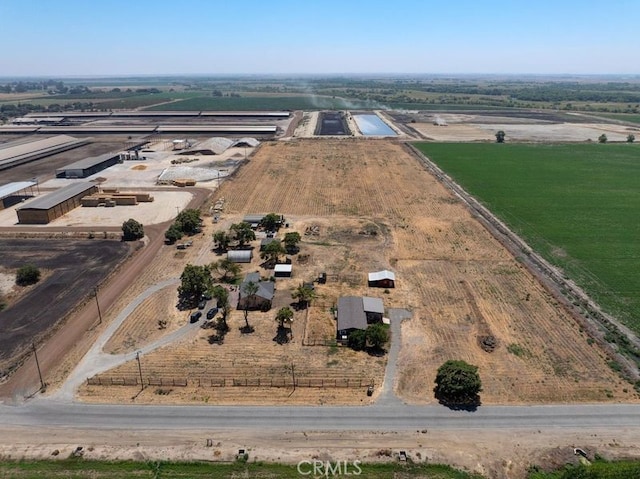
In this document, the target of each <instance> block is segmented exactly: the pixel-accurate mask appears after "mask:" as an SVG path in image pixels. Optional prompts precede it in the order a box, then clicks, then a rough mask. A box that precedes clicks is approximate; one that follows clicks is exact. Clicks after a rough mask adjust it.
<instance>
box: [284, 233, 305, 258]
mask: <svg viewBox="0 0 640 479" xmlns="http://www.w3.org/2000/svg"><path fill="white" fill-rule="evenodd" d="M301 240H302V238H301V237H300V233H298V232H297V231H292V232H289V233H285V235H284V246H285V248H286V249H287V252H288V253H293V252H295V251H297V249H298V243H300V241H301Z"/></svg>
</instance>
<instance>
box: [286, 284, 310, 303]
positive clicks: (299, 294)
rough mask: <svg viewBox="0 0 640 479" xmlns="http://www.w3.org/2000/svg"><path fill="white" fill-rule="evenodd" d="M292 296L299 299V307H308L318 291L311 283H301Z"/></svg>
mask: <svg viewBox="0 0 640 479" xmlns="http://www.w3.org/2000/svg"><path fill="white" fill-rule="evenodd" d="M291 297H292V298H293V299H295V300H297V301H298V307H300V308H301V309H302V308H306V307H307V306H308V305H309V303H311V301H313V300H314V299H315V297H316V292H315V291H314V290H313V288H311V287H310V286H309V285H305V284H301V285H300V286H298V287H297V288H296V289H295V291H294V292H293V293H291Z"/></svg>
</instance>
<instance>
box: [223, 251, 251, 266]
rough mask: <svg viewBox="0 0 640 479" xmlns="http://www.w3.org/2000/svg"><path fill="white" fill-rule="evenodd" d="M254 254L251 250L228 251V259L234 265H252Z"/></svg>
mask: <svg viewBox="0 0 640 479" xmlns="http://www.w3.org/2000/svg"><path fill="white" fill-rule="evenodd" d="M252 257H253V252H252V251H251V250H250V249H232V250H229V251H227V259H228V260H229V261H233V262H234V263H251V258H252Z"/></svg>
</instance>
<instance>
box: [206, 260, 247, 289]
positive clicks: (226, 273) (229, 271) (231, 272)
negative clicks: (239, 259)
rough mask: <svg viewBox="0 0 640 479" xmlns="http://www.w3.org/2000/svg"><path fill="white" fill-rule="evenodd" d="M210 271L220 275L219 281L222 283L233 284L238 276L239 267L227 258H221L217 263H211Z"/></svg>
mask: <svg viewBox="0 0 640 479" xmlns="http://www.w3.org/2000/svg"><path fill="white" fill-rule="evenodd" d="M210 269H211V271H215V272H216V273H218V274H219V275H220V281H222V282H224V283H233V282H234V281H235V280H236V279H237V278H238V275H239V274H240V270H241V268H240V265H239V264H238V263H234V262H233V261H231V260H230V259H229V258H222V259H221V260H219V261H214V262H213V263H211V267H210Z"/></svg>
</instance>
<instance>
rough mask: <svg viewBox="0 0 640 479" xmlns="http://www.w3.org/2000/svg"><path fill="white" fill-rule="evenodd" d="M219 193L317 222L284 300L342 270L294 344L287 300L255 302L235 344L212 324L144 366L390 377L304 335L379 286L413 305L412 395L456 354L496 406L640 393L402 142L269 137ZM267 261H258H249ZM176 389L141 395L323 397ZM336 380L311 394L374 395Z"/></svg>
mask: <svg viewBox="0 0 640 479" xmlns="http://www.w3.org/2000/svg"><path fill="white" fill-rule="evenodd" d="M219 197H224V198H225V211H224V221H225V222H228V223H229V224H230V223H231V222H237V221H239V220H240V219H241V217H242V215H244V214H247V213H257V212H262V213H264V212H272V211H273V212H278V213H282V214H284V215H285V216H286V217H287V220H288V221H289V222H290V223H291V228H292V229H294V230H296V231H299V232H300V233H301V234H303V233H304V232H305V231H307V228H308V227H309V226H314V227H313V228H311V231H313V232H314V233H313V234H310V235H304V236H303V242H302V244H301V245H300V247H301V254H300V255H298V256H297V257H295V258H294V263H293V264H294V278H292V279H291V280H287V281H288V283H287V282H282V283H281V282H278V283H277V288H278V294H279V295H280V296H279V298H280V299H279V301H281V302H282V304H286V301H288V298H287V295H289V297H290V290H291V289H293V288H294V287H295V286H296V285H297V284H299V282H300V281H302V280H309V279H312V278H313V277H314V276H315V275H317V273H319V272H321V271H324V272H327V273H328V274H329V276H330V281H328V282H327V284H326V285H319V286H318V295H319V298H318V300H317V301H316V302H314V305H313V306H312V308H311V309H310V311H309V317H308V318H306V322H305V317H304V316H303V317H301V316H300V314H301V313H297V315H296V318H295V321H294V340H293V342H292V343H290V344H288V345H286V346H279V345H277V344H275V343H274V342H273V341H272V338H273V336H274V335H275V322H274V319H273V318H274V316H275V310H272V311H271V312H269V313H250V314H251V316H250V322H251V324H252V325H253V326H255V328H256V333H254V334H252V335H241V334H240V333H239V331H238V328H239V327H240V326H241V325H242V324H243V322H244V320H243V319H242V313H241V312H238V311H237V312H235V313H234V314H233V315H232V318H231V320H230V326H231V332H230V333H229V335H228V336H227V338H226V339H225V342H224V344H223V345H211V344H209V343H208V338H207V336H208V333H207V332H206V331H204V330H203V332H200V333H199V334H198V335H196V336H195V337H190V338H188V339H185V340H184V341H183V342H182V343H180V344H176V345H172V346H169V347H167V348H165V349H162V350H159V351H156V352H154V353H151V354H149V355H147V356H145V358H143V368H147V371H150V372H151V373H155V374H156V375H165V376H167V377H169V376H180V377H183V378H184V377H189V378H196V377H206V376H208V375H209V374H211V371H215V370H216V369H217V368H220V367H222V368H230V369H229V370H231V369H233V370H235V374H237V375H242V374H245V372H246V371H249V370H251V369H260V370H265V371H266V370H271V371H272V372H273V373H274V374H275V375H280V376H283V375H286V374H288V372H287V371H288V370H287V369H286V365H288V364H291V363H293V364H294V365H295V367H296V369H297V368H298V367H301V366H300V365H304V367H306V368H307V374H308V375H314V376H315V375H319V374H321V373H322V374H326V375H328V377H331V376H330V375H331V374H332V373H331V371H333V370H334V369H335V368H336V367H338V368H340V369H341V370H342V373H341V374H345V372H348V373H350V374H356V375H358V374H365V373H366V374H367V375H368V376H369V377H373V378H380V377H381V376H382V371H383V367H384V359H382V358H374V359H372V358H371V357H369V356H367V355H360V356H359V355H357V354H356V353H353V352H351V351H349V350H348V349H346V348H337V351H335V349H336V348H331V347H330V346H314V347H310V346H304V345H302V343H301V342H302V340H303V338H304V340H305V341H311V340H312V339H317V340H321V339H322V338H324V337H326V335H327V334H329V333H330V332H331V331H332V327H333V325H332V324H331V320H330V319H329V318H330V316H328V310H329V309H330V308H331V306H333V305H334V304H335V301H336V300H337V298H338V297H339V296H340V295H346V294H354V295H357V294H367V295H371V296H379V297H383V299H384V302H385V306H386V307H406V308H408V309H410V310H411V311H412V312H413V317H412V319H410V320H407V321H405V322H404V323H403V326H402V349H401V352H400V357H399V364H398V371H399V373H398V378H396V384H395V386H396V391H397V393H398V394H399V395H400V396H401V397H402V398H403V399H404V400H406V401H409V402H415V403H428V402H433V401H434V399H433V393H432V389H433V379H434V377H435V373H436V370H437V368H438V367H439V366H440V365H441V364H442V363H443V362H444V361H446V360H447V359H464V360H467V361H468V362H470V363H473V364H477V365H478V366H479V367H480V374H481V376H482V380H483V386H484V391H483V393H482V400H483V402H484V403H494V404H495V403H527V402H579V401H621V400H624V401H633V400H637V396H636V395H635V394H634V393H633V392H632V391H633V388H632V387H631V386H630V385H628V384H626V383H624V382H623V381H622V380H621V379H620V378H619V377H618V376H617V375H616V374H615V373H614V372H613V371H612V370H611V369H610V368H609V366H608V365H607V362H606V361H607V357H606V356H605V355H604V354H603V353H602V352H601V351H600V350H599V349H597V347H596V346H595V345H590V344H589V342H588V341H587V339H588V338H587V336H586V334H585V333H584V332H582V331H581V330H580V329H579V327H578V325H577V324H576V323H575V321H574V320H573V319H572V318H571V316H570V315H569V314H568V313H566V312H565V311H564V310H563V309H562V307H561V306H560V305H558V304H557V303H556V301H555V299H554V298H553V297H552V296H551V295H550V294H548V293H547V291H546V290H545V289H543V288H542V287H541V286H540V285H539V284H538V283H537V282H536V281H535V279H534V278H533V277H532V276H531V275H530V274H529V273H528V272H527V271H526V270H525V269H524V268H523V267H522V266H521V265H520V264H519V263H518V262H517V261H516V259H515V258H513V257H512V256H511V255H510V254H509V253H508V252H507V251H506V250H505V249H504V248H503V247H502V246H501V245H500V244H499V243H498V242H497V241H495V240H494V238H493V237H492V236H491V235H490V234H489V233H488V232H487V231H486V230H485V229H484V228H483V227H482V226H481V225H480V224H479V223H478V222H477V221H476V220H475V219H474V218H473V217H472V216H471V215H470V214H469V212H468V211H467V210H466V209H465V208H464V207H463V206H462V205H461V204H460V203H459V201H458V200H457V199H456V198H455V197H453V196H452V195H451V194H450V193H449V192H448V191H447V190H445V189H444V188H443V187H442V186H441V185H440V183H438V181H437V180H436V179H435V178H434V177H432V176H431V175H430V174H429V173H427V172H426V171H425V170H424V169H423V168H422V167H421V166H420V164H419V163H418V162H417V161H416V159H415V158H414V157H413V156H411V154H409V153H408V151H407V150H406V149H405V148H404V147H403V145H402V144H401V143H399V142H396V141H392V140H360V139H357V140H356V139H346V140H300V141H291V142H271V143H267V144H265V145H263V146H262V147H261V148H260V149H259V150H258V152H257V153H256V154H255V156H253V157H252V158H251V159H250V161H249V163H248V164H247V165H245V166H244V167H243V168H241V169H240V170H239V171H238V172H237V174H236V175H235V176H234V177H232V178H231V179H230V180H227V181H225V183H224V184H223V185H222V187H221V189H220V190H219V191H218V192H217V193H216V196H215V198H214V199H213V201H215V200H216V199H217V198H219ZM203 210H204V211H208V206H205V208H203ZM214 226H216V229H218V228H219V227H221V225H214ZM315 226H318V227H317V228H315ZM209 228H210V226H209ZM211 231H213V229H211ZM316 232H317V233H316ZM374 232H375V234H374ZM206 233H207V235H208V234H209V233H210V231H209V229H208V230H207V231H206ZM189 254H193V253H189ZM304 255H307V256H306V257H305V256H304ZM200 259H201V260H203V259H204V257H203V256H200ZM172 261H173V264H174V265H175V267H174V269H173V270H171V271H170V270H168V269H165V270H163V271H162V275H163V276H164V275H166V274H169V273H171V272H173V275H174V277H176V276H178V275H179V274H180V272H181V271H182V267H183V265H184V262H182V263H181V262H179V261H177V262H176V260H175V259H173V260H172ZM164 264H165V265H166V264H167V263H164ZM256 267H258V266H257V264H252V265H249V266H247V268H246V269H245V271H251V270H255V268H256ZM385 267H386V268H390V269H393V270H395V271H396V274H397V277H398V281H397V287H396V288H395V289H394V290H391V291H390V292H389V294H385V293H384V292H381V291H380V290H373V289H370V288H368V287H367V286H366V281H365V279H366V273H367V272H369V271H371V270H373V269H380V268H385ZM149 274H151V270H150V271H149ZM154 276H158V275H154ZM305 324H306V326H305ZM301 328H302V330H301ZM482 334H490V335H492V336H494V337H495V339H496V340H497V347H496V349H495V350H494V351H493V352H486V351H485V350H483V349H482V348H481V347H480V345H479V343H478V336H480V335H482ZM136 367H137V366H136V364H135V363H129V364H126V365H123V366H122V367H120V368H118V370H117V371H111V372H110V374H111V373H117V374H127V375H129V374H132V375H135V372H136V369H135V368H136ZM375 383H376V385H379V384H380V381H379V380H378V379H376V381H375ZM156 389H157V388H156ZM170 389H173V390H172V391H171V392H170V394H168V395H163V394H162V393H161V392H158V393H156V391H154V388H147V390H146V392H145V393H143V395H142V396H141V397H140V398H139V399H140V400H143V401H149V402H172V401H176V400H177V401H183V400H186V401H196V402H198V401H203V402H227V403H229V402H232V403H235V402H245V403H246V402H253V403H260V404H263V403H265V401H266V402H275V403H282V402H291V401H293V402H297V401H300V400H310V399H311V394H312V393H307V392H305V394H308V395H309V396H307V397H304V398H301V397H300V396H295V397H293V399H292V398H288V397H287V394H288V393H280V392H278V393H275V392H274V393H273V394H272V393H271V389H269V390H268V391H269V392H268V393H267V392H265V390H264V389H262V390H260V389H252V388H245V387H240V388H217V387H216V388H211V387H208V388H206V389H197V390H190V388H181V387H180V388H170ZM178 390H179V391H178ZM277 391H282V390H277ZM333 391H334V390H328V391H327V390H318V392H316V393H313V394H314V396H313V399H312V401H313V402H316V403H339V402H341V401H346V403H351V404H353V403H356V402H359V401H360V400H361V398H360V397H355V398H354V397H351V398H349V397H343V395H341V394H340V393H339V392H336V393H334V392H333ZM336 391H337V390H336ZM135 393H136V391H135V388H133V389H132V388H129V387H123V386H113V387H104V386H92V387H90V388H85V390H84V391H83V396H84V397H85V398H90V399H91V400H104V398H106V397H108V398H110V399H113V398H122V399H123V400H125V399H130V398H131V396H133V395H134V394H135ZM297 394H300V393H297ZM145 395H146V396H145ZM265 395H266V396H268V399H265ZM281 396H282V397H281ZM172 397H173V398H172ZM364 400H366V398H364Z"/></svg>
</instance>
